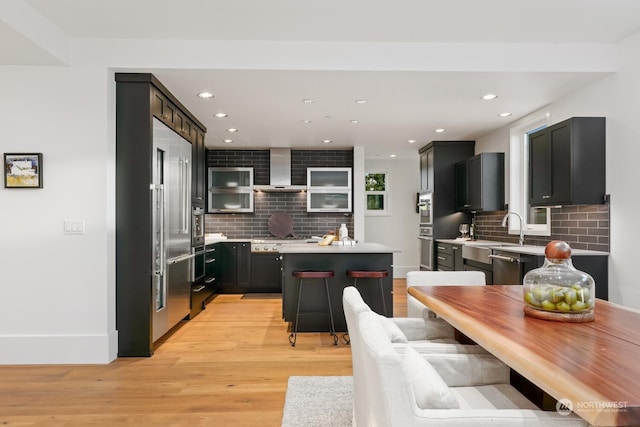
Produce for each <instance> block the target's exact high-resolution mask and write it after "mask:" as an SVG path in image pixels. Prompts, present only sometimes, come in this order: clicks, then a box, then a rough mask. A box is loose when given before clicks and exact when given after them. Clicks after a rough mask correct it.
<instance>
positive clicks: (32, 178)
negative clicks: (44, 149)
mask: <svg viewBox="0 0 640 427" xmlns="http://www.w3.org/2000/svg"><path fill="white" fill-rule="evenodd" d="M4 187H5V188H42V153H4Z"/></svg>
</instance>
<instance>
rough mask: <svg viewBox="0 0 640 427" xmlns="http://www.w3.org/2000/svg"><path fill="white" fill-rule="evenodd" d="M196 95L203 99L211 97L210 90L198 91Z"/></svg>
mask: <svg viewBox="0 0 640 427" xmlns="http://www.w3.org/2000/svg"><path fill="white" fill-rule="evenodd" d="M198 96H199V97H200V98H204V99H209V98H213V94H212V93H211V92H200V93H199V94H198Z"/></svg>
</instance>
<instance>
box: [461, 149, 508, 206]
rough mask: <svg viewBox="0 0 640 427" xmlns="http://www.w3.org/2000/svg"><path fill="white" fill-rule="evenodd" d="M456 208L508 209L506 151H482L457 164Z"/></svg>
mask: <svg viewBox="0 0 640 427" xmlns="http://www.w3.org/2000/svg"><path fill="white" fill-rule="evenodd" d="M455 176H456V210H458V211H474V212H476V211H477V212H489V211H499V210H503V209H504V153H480V154H478V155H476V156H473V157H470V158H468V159H466V160H465V161H463V162H459V163H457V164H456V165H455Z"/></svg>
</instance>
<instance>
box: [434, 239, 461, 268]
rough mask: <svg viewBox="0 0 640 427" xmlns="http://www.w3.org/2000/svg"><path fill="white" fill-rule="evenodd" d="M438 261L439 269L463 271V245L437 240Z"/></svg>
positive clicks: (437, 266)
mask: <svg viewBox="0 0 640 427" xmlns="http://www.w3.org/2000/svg"><path fill="white" fill-rule="evenodd" d="M436 261H437V262H436V270H438V271H462V270H463V269H464V266H463V259H462V246H461V245H454V244H452V243H443V242H436Z"/></svg>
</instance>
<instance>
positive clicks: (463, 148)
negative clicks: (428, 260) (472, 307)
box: [418, 141, 475, 256]
mask: <svg viewBox="0 0 640 427" xmlns="http://www.w3.org/2000/svg"><path fill="white" fill-rule="evenodd" d="M474 147H475V142H474V141H431V142H430V143H429V144H427V145H425V146H424V147H422V148H420V150H419V151H418V152H419V154H420V176H421V187H422V188H423V190H425V189H426V190H427V191H432V192H433V197H432V205H433V208H432V209H433V237H434V239H451V238H454V237H456V236H457V235H458V226H459V225H460V223H470V222H471V216H470V214H468V213H461V214H458V215H452V214H454V213H455V212H456V209H455V208H456V200H455V194H456V191H455V164H456V163H458V162H460V161H463V160H465V159H467V158H469V157H471V156H473V154H474V149H475V148H474ZM425 168H426V169H425ZM434 254H435V251H434ZM434 256H435V255H434Z"/></svg>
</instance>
